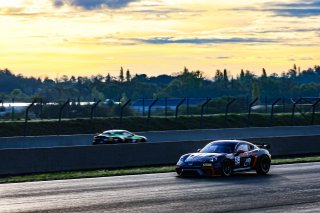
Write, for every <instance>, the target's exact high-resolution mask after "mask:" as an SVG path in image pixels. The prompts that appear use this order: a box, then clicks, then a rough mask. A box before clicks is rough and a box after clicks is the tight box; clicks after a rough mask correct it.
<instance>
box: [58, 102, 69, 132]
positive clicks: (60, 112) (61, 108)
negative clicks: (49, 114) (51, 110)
mask: <svg viewBox="0 0 320 213" xmlns="http://www.w3.org/2000/svg"><path fill="white" fill-rule="evenodd" d="M69 102H70V99H68V100H67V101H66V102H65V103H64V104H63V105H62V106H61V107H60V109H59V120H58V128H57V135H59V134H60V126H61V117H62V111H63V109H64V108H65V107H66V106H67V105H68V104H69Z"/></svg>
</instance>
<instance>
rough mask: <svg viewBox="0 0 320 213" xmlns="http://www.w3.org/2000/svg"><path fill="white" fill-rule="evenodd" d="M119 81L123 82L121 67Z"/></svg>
mask: <svg viewBox="0 0 320 213" xmlns="http://www.w3.org/2000/svg"><path fill="white" fill-rule="evenodd" d="M119 81H120V83H123V81H124V75H123V67H121V68H120V75H119Z"/></svg>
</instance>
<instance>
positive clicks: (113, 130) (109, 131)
mask: <svg viewBox="0 0 320 213" xmlns="http://www.w3.org/2000/svg"><path fill="white" fill-rule="evenodd" d="M114 132H129V131H127V130H123V129H112V130H107V131H103V133H114Z"/></svg>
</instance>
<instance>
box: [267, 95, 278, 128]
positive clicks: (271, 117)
mask: <svg viewBox="0 0 320 213" xmlns="http://www.w3.org/2000/svg"><path fill="white" fill-rule="evenodd" d="M280 100H281V98H278V99H277V100H275V101H274V102H273V103H272V106H271V112H270V125H271V126H272V124H273V114H274V105H276V104H277V103H278V102H279V101H280Z"/></svg>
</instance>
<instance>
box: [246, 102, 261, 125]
mask: <svg viewBox="0 0 320 213" xmlns="http://www.w3.org/2000/svg"><path fill="white" fill-rule="evenodd" d="M258 100H259V98H256V99H254V100H253V101H252V102H251V103H250V104H249V108H248V126H250V124H251V122H250V117H251V108H252V106H253V105H254V104H255V103H256V102H257V101H258Z"/></svg>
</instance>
